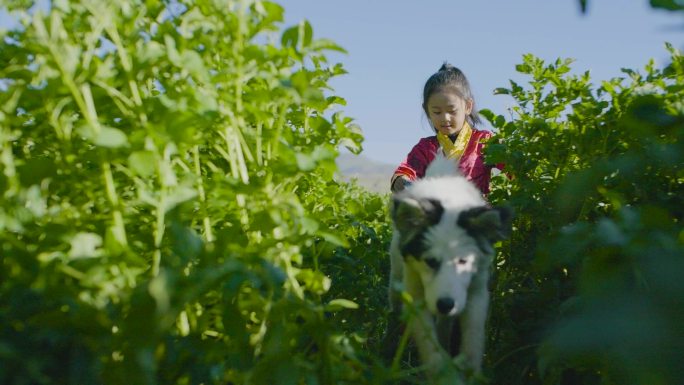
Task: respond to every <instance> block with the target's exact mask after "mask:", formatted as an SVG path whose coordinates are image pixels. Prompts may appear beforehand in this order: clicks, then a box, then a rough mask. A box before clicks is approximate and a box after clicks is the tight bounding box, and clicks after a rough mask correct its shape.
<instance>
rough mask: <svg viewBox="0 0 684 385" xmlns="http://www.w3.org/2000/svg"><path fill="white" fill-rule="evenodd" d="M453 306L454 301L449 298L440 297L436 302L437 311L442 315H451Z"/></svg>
mask: <svg viewBox="0 0 684 385" xmlns="http://www.w3.org/2000/svg"><path fill="white" fill-rule="evenodd" d="M455 305H456V304H455V303H454V300H453V299H451V298H449V297H442V298H440V299H438V300H437V310H438V311H439V312H440V313H442V314H444V315H448V314H449V313H451V311H452V310H453V309H454V306H455Z"/></svg>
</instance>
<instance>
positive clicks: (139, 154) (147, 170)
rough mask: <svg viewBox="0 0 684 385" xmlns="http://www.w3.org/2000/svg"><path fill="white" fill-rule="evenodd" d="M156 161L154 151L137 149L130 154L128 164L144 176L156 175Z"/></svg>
mask: <svg viewBox="0 0 684 385" xmlns="http://www.w3.org/2000/svg"><path fill="white" fill-rule="evenodd" d="M155 163H156V160H155V157H154V153H152V151H136V152H134V153H132V154H131V155H129V156H128V166H129V167H130V168H131V170H133V172H135V173H136V174H137V175H139V176H142V177H149V176H152V175H154V172H155V167H154V164H155Z"/></svg>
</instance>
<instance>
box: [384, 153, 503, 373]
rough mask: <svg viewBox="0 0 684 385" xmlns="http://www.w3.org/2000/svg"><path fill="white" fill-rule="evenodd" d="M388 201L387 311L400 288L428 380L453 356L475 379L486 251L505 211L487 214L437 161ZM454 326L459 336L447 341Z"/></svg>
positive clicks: (472, 190) (485, 295)
mask: <svg viewBox="0 0 684 385" xmlns="http://www.w3.org/2000/svg"><path fill="white" fill-rule="evenodd" d="M392 199H393V202H392V206H391V208H390V212H391V217H392V221H393V230H394V234H393V238H392V243H391V246H390V258H391V265H392V268H391V272H390V285H389V296H390V306H391V307H392V310H397V309H399V307H400V306H401V293H400V291H399V290H397V284H396V283H397V282H402V283H403V288H404V289H405V291H406V292H407V293H408V294H409V295H410V297H411V298H412V301H413V304H414V305H415V307H414V309H417V315H416V316H414V317H412V318H410V321H409V325H408V327H409V328H410V332H411V334H412V336H413V339H414V341H415V343H416V345H417V347H418V353H419V356H420V358H421V361H422V363H423V364H424V365H425V366H426V368H427V370H428V373H429V374H430V375H432V376H434V375H436V374H437V373H438V372H439V371H440V370H442V369H443V368H444V367H445V364H446V363H447V362H446V360H448V359H451V356H452V355H455V354H456V353H458V356H457V358H458V359H459V360H460V361H461V362H463V363H464V364H465V366H466V367H467V368H468V369H470V370H472V371H475V372H479V371H480V369H481V365H482V356H483V353H484V342H485V321H486V317H487V307H488V305H489V291H488V287H487V283H488V279H489V269H490V265H491V264H492V259H493V256H494V249H493V247H492V244H493V243H494V242H496V241H498V240H501V239H504V238H505V237H506V236H507V235H508V231H509V228H510V221H511V212H510V211H509V209H507V208H502V207H490V206H489V205H488V204H487V202H486V201H485V200H484V198H483V197H482V194H481V193H480V191H479V190H478V189H477V188H476V187H475V186H474V185H473V184H472V183H470V182H469V181H467V180H466V179H465V178H464V177H463V176H461V175H460V173H459V172H458V170H457V168H456V165H455V163H454V162H453V161H452V160H448V159H446V158H444V157H443V156H438V157H437V158H436V159H435V160H434V161H433V162H432V163H431V164H430V166H429V167H428V170H427V173H426V177H425V178H424V179H421V180H419V181H417V182H415V183H413V184H412V185H410V186H409V187H407V188H406V189H405V190H403V191H401V192H399V193H397V194H395V195H394V196H393V198H392ZM454 323H456V324H455V325H454ZM454 326H455V327H454ZM459 326H460V331H461V332H460V335H453V336H452V330H454V329H455V330H458V329H459ZM452 338H453V339H455V340H454V341H452ZM454 342H455V343H454ZM453 345H456V348H457V350H458V352H455V351H454V349H452V348H451V347H452V346H453ZM449 351H450V353H451V354H449V353H448V352H449ZM454 359H456V358H454Z"/></svg>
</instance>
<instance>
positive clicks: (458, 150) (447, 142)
mask: <svg viewBox="0 0 684 385" xmlns="http://www.w3.org/2000/svg"><path fill="white" fill-rule="evenodd" d="M472 134H473V128H472V127H470V124H468V122H463V128H461V131H460V132H459V133H458V136H457V137H456V140H455V141H454V142H453V143H452V142H451V139H449V137H448V136H446V135H444V134H442V133H441V132H438V133H437V141H439V145H440V146H442V150H443V151H444V155H446V157H447V158H448V159H456V160H458V159H461V155H463V151H465V148H466V146H467V145H468V142H470V136H471V135H472Z"/></svg>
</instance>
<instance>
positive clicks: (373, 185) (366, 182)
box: [337, 153, 396, 193]
mask: <svg viewBox="0 0 684 385" xmlns="http://www.w3.org/2000/svg"><path fill="white" fill-rule="evenodd" d="M337 168H338V169H339V173H340V176H341V177H342V178H343V179H344V180H347V181H349V180H352V179H356V181H357V183H358V184H359V186H362V187H365V188H367V189H368V190H370V191H374V192H377V193H389V192H390V190H389V182H390V179H391V178H392V173H393V172H394V170H395V169H396V166H394V165H391V164H387V163H382V162H377V161H374V160H371V159H369V158H367V157H365V156H363V155H354V154H348V153H346V154H340V156H339V157H338V158H337Z"/></svg>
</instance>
